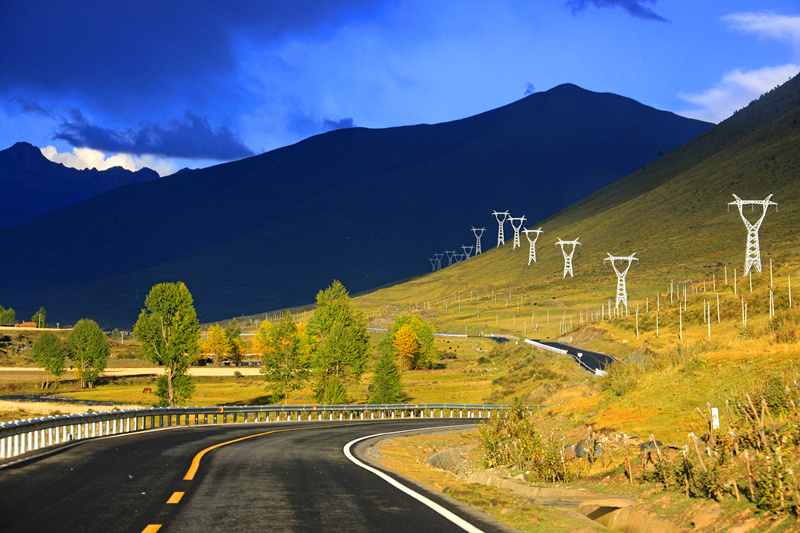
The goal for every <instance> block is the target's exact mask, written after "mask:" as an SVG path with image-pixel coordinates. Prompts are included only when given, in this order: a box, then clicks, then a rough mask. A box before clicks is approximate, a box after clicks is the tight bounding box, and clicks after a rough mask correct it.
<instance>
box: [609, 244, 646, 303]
mask: <svg viewBox="0 0 800 533" xmlns="http://www.w3.org/2000/svg"><path fill="white" fill-rule="evenodd" d="M635 255H636V252H634V253H632V254H631V255H629V256H627V257H620V256H614V255H611V254H608V257H606V258H605V261H611V268H613V269H614V272H616V273H617V302H616V307H617V308H619V304H620V302H622V303H623V304H625V309H627V308H628V289H627V288H626V287H625V276H626V275H627V274H628V270H630V269H631V264H633V262H634V261H638V260H639V258H638V257H634V256H635ZM626 260H627V261H628V268H626V269H625V270H624V271H623V272H620V271H619V270H618V269H617V265H615V264H614V261H626Z"/></svg>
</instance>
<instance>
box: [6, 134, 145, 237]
mask: <svg viewBox="0 0 800 533" xmlns="http://www.w3.org/2000/svg"><path fill="white" fill-rule="evenodd" d="M158 177H159V176H158V173H157V172H156V171H155V170H151V169H149V168H147V167H144V168H141V169H139V170H137V171H131V170H127V169H124V168H122V167H119V166H117V167H112V168H109V169H107V170H97V169H96V168H92V169H83V170H80V169H76V168H71V167H67V166H64V165H63V164H61V163H55V162H53V161H50V160H49V159H47V158H46V157H45V156H44V155H43V154H42V152H41V150H40V149H39V148H37V147H35V146H33V145H32V144H30V143H26V142H18V143H15V144H14V145H13V146H11V147H10V148H7V149H5V150H2V151H0V187H2V189H3V194H2V195H0V228H11V227H14V226H18V225H19V224H22V223H24V222H28V221H30V220H33V219H34V218H36V217H38V216H41V215H44V214H46V213H50V212H53V211H57V210H58V209H61V208H63V207H66V206H68V205H71V204H74V203H77V202H80V201H82V200H86V199H88V198H91V197H93V196H96V195H98V194H100V193H103V192H106V191H109V190H111V189H114V188H116V187H120V186H123V185H131V184H135V183H141V182H144V181H147V180H152V179H156V178H158Z"/></svg>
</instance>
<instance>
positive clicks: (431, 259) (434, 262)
mask: <svg viewBox="0 0 800 533" xmlns="http://www.w3.org/2000/svg"><path fill="white" fill-rule="evenodd" d="M428 261H430V262H431V272H436V265H437V264H439V260H438V259H436V258H435V257H431V258H429V259H428Z"/></svg>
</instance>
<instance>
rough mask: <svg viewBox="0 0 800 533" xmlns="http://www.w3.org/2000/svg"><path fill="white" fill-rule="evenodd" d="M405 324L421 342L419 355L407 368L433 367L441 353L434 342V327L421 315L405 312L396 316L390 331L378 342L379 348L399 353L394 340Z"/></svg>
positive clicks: (394, 353) (382, 350) (395, 353)
mask: <svg viewBox="0 0 800 533" xmlns="http://www.w3.org/2000/svg"><path fill="white" fill-rule="evenodd" d="M403 326H408V327H409V328H410V329H411V331H412V332H414V335H416V338H417V341H418V342H419V355H418V356H417V357H416V358H415V359H414V360H413V361H412V364H411V366H410V367H407V368H411V369H414V370H418V369H422V368H432V367H433V366H434V365H435V364H436V362H437V361H438V360H439V353H438V352H437V351H436V344H435V343H434V337H433V328H432V327H431V325H430V324H429V323H428V321H427V320H424V319H422V318H420V317H419V315H413V314H409V313H404V314H401V315H397V316H396V317H394V321H393V322H392V326H391V327H390V328H389V333H388V334H387V335H386V337H385V338H384V339H383V340H382V341H381V342H380V344H378V350H379V351H380V352H389V353H392V354H393V355H395V356H397V355H399V354H398V352H397V349H396V347H395V346H394V340H395V336H396V335H397V332H398V331H399V330H400V329H401V328H402V327H403Z"/></svg>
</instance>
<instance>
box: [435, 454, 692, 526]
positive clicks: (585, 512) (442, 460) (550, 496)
mask: <svg viewBox="0 0 800 533" xmlns="http://www.w3.org/2000/svg"><path fill="white" fill-rule="evenodd" d="M474 447H475V446H464V447H461V448H454V449H450V450H444V451H442V452H439V453H436V454H434V455H432V456H430V457H429V458H428V464H429V465H431V466H432V467H434V468H439V469H442V470H447V471H449V472H451V473H453V474H456V475H461V476H463V473H464V470H465V467H466V464H465V462H464V457H465V456H466V454H467V453H468V452H469V451H470V450H472V449H473V448H474ZM466 480H467V481H468V482H469V483H478V484H480V485H486V486H491V487H497V488H501V489H504V490H508V491H510V492H513V493H515V494H519V495H520V496H524V497H526V498H527V499H528V500H529V501H530V503H532V504H533V505H539V506H543V507H555V508H559V509H563V510H565V511H567V512H573V513H577V514H580V515H582V516H585V517H586V518H588V519H591V520H593V521H595V522H597V523H598V524H600V525H602V526H605V527H607V528H609V529H613V530H615V531H625V532H626V533H649V532H651V531H662V532H666V533H673V532H674V533H678V532H680V531H682V530H681V529H679V528H677V527H675V526H673V525H671V524H668V523H666V522H661V521H659V520H655V519H654V518H651V517H649V516H646V515H644V514H642V513H639V512H637V511H635V510H634V509H633V508H632V506H633V504H634V503H635V500H634V498H633V496H630V495H627V494H623V495H598V494H590V493H587V492H586V491H583V490H576V489H563V488H558V487H538V486H534V485H527V484H524V483H520V482H517V481H514V480H512V479H506V478H502V477H500V476H497V475H495V474H493V473H492V472H491V471H489V470H478V471H476V472H472V473H471V474H469V475H468V476H467V477H466Z"/></svg>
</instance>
